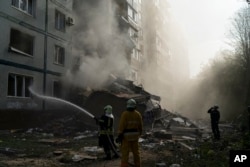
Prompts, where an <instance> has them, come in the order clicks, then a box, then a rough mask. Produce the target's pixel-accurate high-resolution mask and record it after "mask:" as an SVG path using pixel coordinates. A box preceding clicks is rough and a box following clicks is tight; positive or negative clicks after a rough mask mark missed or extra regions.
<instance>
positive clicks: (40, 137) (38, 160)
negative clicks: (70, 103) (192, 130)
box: [0, 129, 172, 167]
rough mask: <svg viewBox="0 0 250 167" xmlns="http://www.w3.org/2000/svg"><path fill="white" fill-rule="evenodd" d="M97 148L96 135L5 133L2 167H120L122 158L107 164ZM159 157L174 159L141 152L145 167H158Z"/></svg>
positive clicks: (38, 131)
mask: <svg viewBox="0 0 250 167" xmlns="http://www.w3.org/2000/svg"><path fill="white" fill-rule="evenodd" d="M97 144H98V138H97V132H95V131H85V132H83V133H78V134H76V135H75V136H67V137H65V136H64V137H62V136H61V137H57V136H54V135H53V134H51V133H45V132H43V131H42V130H41V129H28V130H26V131H24V130H20V129H19V130H2V131H0V167H22V166H23V167H33V166H34V167H62V166H63V167H78V166H79V167H80V166H81V167H82V166H85V167H102V166H103V167H104V166H112V167H116V166H117V167H118V166H120V158H116V159H112V160H109V161H107V160H103V158H104V157H105V155H104V152H103V150H102V148H100V147H98V146H97ZM118 151H119V149H118ZM118 153H119V152H118ZM159 155H162V156H163V155H164V156H172V154H171V152H170V151H168V150H162V151H160V152H158V153H155V152H154V151H152V150H149V149H142V148H141V159H142V164H143V166H145V167H147V166H154V165H155V162H157V161H158V159H159V157H158V156H159ZM129 162H130V166H133V156H132V154H130V158H129Z"/></svg>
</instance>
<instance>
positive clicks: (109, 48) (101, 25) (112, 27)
mask: <svg viewBox="0 0 250 167" xmlns="http://www.w3.org/2000/svg"><path fill="white" fill-rule="evenodd" d="M74 9H75V11H76V13H75V19H76V24H75V28H74V37H73V56H74V58H75V60H74V61H75V62H74V63H73V64H74V65H75V66H74V67H73V70H72V71H71V72H69V73H68V75H67V77H68V79H69V80H70V81H71V82H72V83H74V84H76V85H78V86H82V87H90V88H93V89H98V88H102V87H103V86H105V85H106V84H107V83H108V82H109V79H110V75H111V74H114V75H116V76H119V77H125V76H126V75H127V74H126V73H127V71H128V70H127V69H128V58H127V55H128V54H129V51H128V48H129V45H130V43H129V40H128V37H127V34H126V33H127V32H125V31H124V32H123V31H122V30H121V29H120V28H119V19H120V17H119V16H118V15H116V10H117V6H116V5H115V3H113V1H91V0H87V1H82V0H76V1H75V2H74Z"/></svg>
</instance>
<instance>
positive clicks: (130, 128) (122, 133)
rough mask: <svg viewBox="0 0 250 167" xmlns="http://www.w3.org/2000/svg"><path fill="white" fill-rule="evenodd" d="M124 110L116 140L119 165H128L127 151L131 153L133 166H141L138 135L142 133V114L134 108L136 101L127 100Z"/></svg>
mask: <svg viewBox="0 0 250 167" xmlns="http://www.w3.org/2000/svg"><path fill="white" fill-rule="evenodd" d="M126 108H127V109H126V111H124V112H123V113H122V115H121V118H120V122H119V128H118V138H117V140H116V141H117V142H121V154H122V155H121V167H128V159H129V152H132V153H133V158H134V164H135V167H141V158H140V151H139V142H138V140H139V136H140V135H141V134H142V126H143V123H142V116H141V114H140V113H139V112H138V111H137V110H136V101H135V100H134V99H129V100H128V101H127V106H126Z"/></svg>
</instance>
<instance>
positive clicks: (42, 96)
mask: <svg viewBox="0 0 250 167" xmlns="http://www.w3.org/2000/svg"><path fill="white" fill-rule="evenodd" d="M29 91H30V93H31V94H33V95H34V96H36V97H38V98H40V99H45V100H53V101H58V102H61V103H65V104H67V105H70V106H72V107H74V108H76V109H78V110H80V111H82V112H83V113H85V114H86V115H88V116H89V117H91V118H95V116H94V115H93V114H91V113H89V112H88V111H86V110H85V109H83V108H81V107H79V106H77V105H75V104H73V103H71V102H69V101H66V100H63V99H60V98H56V97H51V96H44V95H40V94H38V93H37V92H35V91H34V90H33V89H32V88H31V87H29Z"/></svg>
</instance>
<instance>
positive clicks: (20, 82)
mask: <svg viewBox="0 0 250 167" xmlns="http://www.w3.org/2000/svg"><path fill="white" fill-rule="evenodd" d="M0 22H1V25H0V30H1V33H2V35H1V39H0V44H1V45H0V71H1V75H0V80H1V83H0V92H1V93H0V109H25V108H26V109H30V108H35V107H38V108H40V109H41V108H43V109H44V108H45V106H46V105H45V103H44V102H43V101H36V102H34V101H33V100H32V99H31V95H30V93H29V90H28V88H29V86H30V85H34V86H35V89H36V90H37V91H38V92H40V93H42V94H47V95H51V96H57V95H58V94H59V93H60V86H59V81H60V78H61V76H63V75H65V72H66V71H67V69H68V68H69V67H70V63H71V56H70V55H71V27H72V26H73V24H74V20H73V18H72V1H71V0H43V1H39V0H9V1H0Z"/></svg>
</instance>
